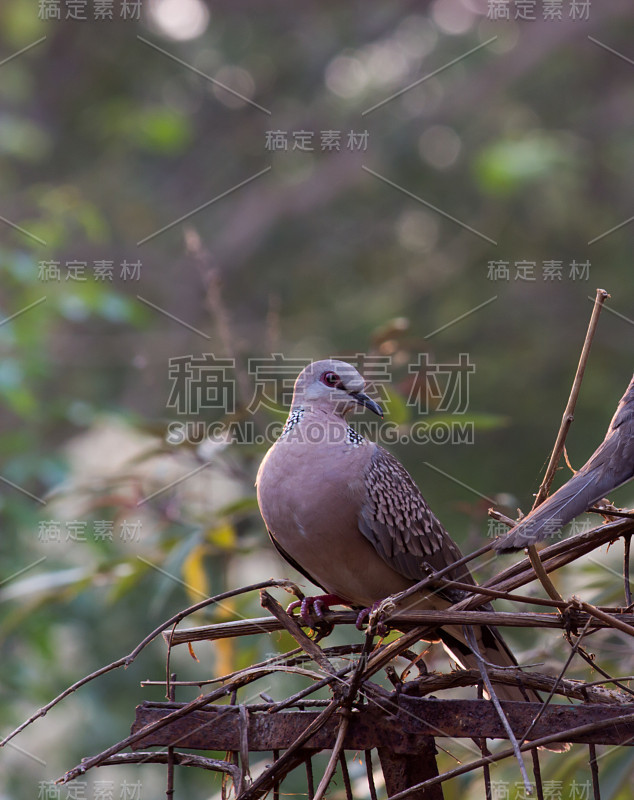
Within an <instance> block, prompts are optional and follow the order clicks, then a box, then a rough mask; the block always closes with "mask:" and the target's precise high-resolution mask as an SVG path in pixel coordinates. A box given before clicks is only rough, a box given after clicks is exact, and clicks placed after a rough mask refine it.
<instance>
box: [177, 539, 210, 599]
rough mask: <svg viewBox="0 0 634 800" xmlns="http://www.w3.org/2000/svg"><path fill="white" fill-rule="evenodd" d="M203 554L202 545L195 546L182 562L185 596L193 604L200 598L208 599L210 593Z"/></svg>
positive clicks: (203, 547) (204, 549)
mask: <svg viewBox="0 0 634 800" xmlns="http://www.w3.org/2000/svg"><path fill="white" fill-rule="evenodd" d="M205 552H206V547H205V545H204V544H199V545H196V547H193V548H192V549H191V551H190V552H189V553H188V555H187V558H186V559H185V561H183V569H182V574H183V581H184V582H185V588H186V589H187V594H188V595H189V596H190V598H191V599H192V600H193V601H194V602H196V601H197V600H200V599H201V598H202V597H208V596H209V594H210V591H211V587H210V586H209V579H208V577H207V571H206V570H205Z"/></svg>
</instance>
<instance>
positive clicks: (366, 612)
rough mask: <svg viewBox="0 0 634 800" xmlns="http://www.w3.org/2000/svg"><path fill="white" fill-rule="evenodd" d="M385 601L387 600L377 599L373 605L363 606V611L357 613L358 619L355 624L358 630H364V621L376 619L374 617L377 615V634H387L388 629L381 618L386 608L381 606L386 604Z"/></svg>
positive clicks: (368, 621) (369, 621)
mask: <svg viewBox="0 0 634 800" xmlns="http://www.w3.org/2000/svg"><path fill="white" fill-rule="evenodd" d="M384 602H385V601H384V600H377V601H376V602H375V603H372V605H371V606H370V607H369V608H362V609H361V611H359V613H358V614H357V621H356V622H355V625H356V627H357V629H358V630H363V625H364V623H366V622H367V623H368V624H369V623H371V622H373V621H375V620H373V619H372V617H377V619H376V632H377V634H378V635H379V636H386V635H387V633H388V629H387V627H386V625H385V623H384V622H383V620H382V619H381V614H382V612H383V610H384V609H383V608H381V606H382V605H383V604H384ZM377 612H378V614H377Z"/></svg>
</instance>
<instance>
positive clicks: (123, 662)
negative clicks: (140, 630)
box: [0, 580, 295, 747]
mask: <svg viewBox="0 0 634 800" xmlns="http://www.w3.org/2000/svg"><path fill="white" fill-rule="evenodd" d="M274 586H285V587H293V586H295V584H294V583H293V582H292V581H288V580H268V581H260V582H258V583H253V584H251V585H250V586H245V587H243V588H241V589H233V590H231V591H229V592H223V593H222V594H217V595H215V596H214V597H208V598H207V599H206V600H201V601H200V602H199V603H196V604H195V605H193V606H190V607H189V608H186V609H185V610H184V611H179V612H178V614H174V616H173V617H170V619H168V620H167V621H166V622H163V623H162V624H161V625H159V626H158V628H155V629H154V630H153V631H152V633H149V634H148V635H147V636H146V637H145V639H143V641H142V642H140V643H139V644H138V645H137V646H136V647H135V648H134V650H132V651H131V652H130V653H128V655H127V656H123V658H119V659H117V660H116V661H113V662H112V663H111V664H107V665H106V666H105V667H101V668H100V669H98V670H95V672H91V673H90V675H86V676H85V677H84V678H82V679H81V680H79V681H76V682H75V683H73V685H72V686H69V687H68V688H67V689H64V691H63V692H62V693H61V694H58V695H57V697H55V698H53V700H51V701H50V702H49V703H47V704H46V705H45V706H42V707H41V708H39V709H38V710H37V711H36V712H35V713H34V714H32V715H31V716H30V717H29V718H28V719H27V720H26V721H25V722H23V723H22V724H21V725H18V727H17V728H15V729H14V730H13V731H11V733H9V734H8V735H7V736H5V738H4V739H3V740H2V741H1V742H0V747H4V746H5V745H6V744H7V742H10V741H11V739H13V737H14V736H17V735H18V733H20V732H21V731H23V730H24V729H25V728H27V727H28V726H29V725H30V724H31V723H32V722H35V720H36V719H39V718H40V717H43V716H45V715H46V714H47V712H48V711H50V710H51V708H53V707H54V706H56V705H57V704H58V703H59V702H61V701H62V700H63V699H64V698H65V697H68V695H69V694H72V693H73V692H75V691H77V689H79V688H80V687H82V686H84V685H85V684H87V683H90V681H93V680H95V678H99V677H100V676H101V675H105V674H106V673H107V672H111V671H112V670H115V669H118V668H119V667H126V668H127V667H129V666H130V664H131V663H132V662H133V661H134V660H135V658H136V657H137V656H138V655H139V653H140V652H141V651H142V650H144V649H145V647H147V645H148V644H150V642H152V641H153V640H154V639H156V637H157V636H158V635H159V634H161V633H162V632H163V631H164V630H167V628H170V627H171V626H172V625H174V624H176V623H177V622H180V621H181V620H183V619H185V617H187V616H189V615H190V614H193V613H194V612H195V611H199V610H200V609H201V608H205V607H206V606H209V605H213V603H219V602H221V601H222V600H226V599H227V598H229V597H235V596H236V595H239V594H245V593H246V592H252V591H254V590H256V589H262V588H266V587H274Z"/></svg>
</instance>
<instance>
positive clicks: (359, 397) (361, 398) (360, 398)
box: [349, 392, 383, 417]
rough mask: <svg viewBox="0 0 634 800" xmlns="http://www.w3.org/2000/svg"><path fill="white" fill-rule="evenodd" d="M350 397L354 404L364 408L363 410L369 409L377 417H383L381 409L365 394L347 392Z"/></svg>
mask: <svg viewBox="0 0 634 800" xmlns="http://www.w3.org/2000/svg"><path fill="white" fill-rule="evenodd" d="M349 395H350V397H352V398H354V400H355V402H357V403H358V404H359V405H360V406H365V408H369V409H370V411H374V413H375V414H377V415H378V416H379V417H383V409H382V408H381V406H380V405H379V404H378V403H375V402H374V400H372V398H370V397H368V396H367V394H364V393H363V392H349Z"/></svg>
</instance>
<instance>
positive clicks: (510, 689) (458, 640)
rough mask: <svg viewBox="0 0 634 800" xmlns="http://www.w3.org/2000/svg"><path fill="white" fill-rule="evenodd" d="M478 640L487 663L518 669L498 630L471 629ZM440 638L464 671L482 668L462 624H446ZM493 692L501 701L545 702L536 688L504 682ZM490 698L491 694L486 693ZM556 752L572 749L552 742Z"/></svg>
mask: <svg viewBox="0 0 634 800" xmlns="http://www.w3.org/2000/svg"><path fill="white" fill-rule="evenodd" d="M471 630H472V631H473V634H474V637H475V644H476V645H477V647H478V650H479V651H480V655H481V656H482V658H483V659H484V661H485V662H486V663H487V664H492V665H494V666H496V667H517V666H518V664H517V661H516V660H515V657H514V655H513V653H512V652H511V651H510V650H509V648H508V646H507V644H506V642H505V641H504V639H503V638H502V636H501V635H500V633H499V632H498V631H497V629H496V628H493V627H490V626H488V625H481V626H473V628H472V629H471ZM439 634H440V638H441V641H442V644H443V647H444V648H445V650H446V651H447V652H448V653H449V655H450V656H451V657H452V658H453V659H454V660H455V661H457V662H458V664H459V665H460V666H461V667H462V668H463V669H479V663H478V659H477V658H476V656H475V655H474V653H473V650H472V648H471V647H470V646H469V644H468V643H467V640H466V637H465V633H464V631H463V628H462V627H461V626H459V625H447V626H446V627H444V628H442V629H441V630H440V631H439ZM492 683H494V684H495V686H494V689H495V693H496V695H497V697H498V699H499V700H519V701H524V702H526V701H529V702H532V703H541V702H542V699H541V697H540V696H539V694H538V693H537V692H536V691H535V690H534V689H529V688H526V687H522V686H511V685H507V684H503V683H495V681H492ZM485 695H486V696H487V697H488V693H486V692H485ZM545 749H546V750H552V751H553V752H556V753H562V752H565V751H566V750H568V749H569V745H568V744H566V743H565V742H553V743H552V744H549V745H547V746H546V747H545Z"/></svg>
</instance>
